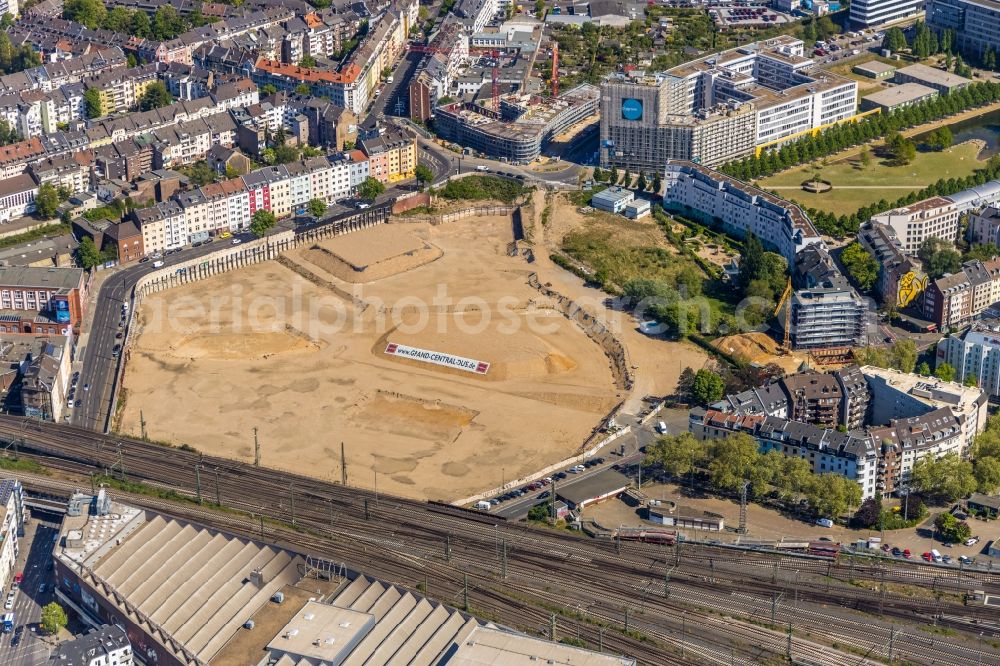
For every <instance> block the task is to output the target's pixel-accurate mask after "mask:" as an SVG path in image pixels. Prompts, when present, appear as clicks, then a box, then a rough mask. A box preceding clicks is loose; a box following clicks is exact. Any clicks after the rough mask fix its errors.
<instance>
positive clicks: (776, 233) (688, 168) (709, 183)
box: [663, 161, 822, 265]
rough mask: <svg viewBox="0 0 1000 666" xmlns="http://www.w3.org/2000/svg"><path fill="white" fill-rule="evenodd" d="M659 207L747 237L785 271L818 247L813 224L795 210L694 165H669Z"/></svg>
mask: <svg viewBox="0 0 1000 666" xmlns="http://www.w3.org/2000/svg"><path fill="white" fill-rule="evenodd" d="M663 183H664V193H663V207H664V208H666V209H667V210H674V211H678V212H682V213H686V214H688V215H692V216H695V217H698V218H700V219H704V220H707V221H710V222H711V221H714V220H721V222H722V224H723V226H725V227H726V228H727V229H729V230H730V231H732V232H733V233H735V234H736V235H739V236H743V235H745V234H746V233H747V232H748V231H749V232H752V233H753V234H754V235H755V236H757V237H758V238H760V239H761V241H762V242H763V243H765V244H766V245H770V246H771V247H772V248H774V249H775V250H776V251H777V252H778V253H779V254H781V255H782V256H783V257H785V259H787V260H788V263H789V265H793V264H794V263H795V255H796V253H798V252H799V251H800V250H802V249H803V248H805V247H806V246H808V245H812V244H814V243H822V239H821V238H820V235H819V232H817V231H816V228H815V227H814V226H813V223H812V221H811V220H810V219H809V218H808V217H807V216H806V214H805V213H803V212H802V209H800V208H799V207H798V206H797V205H795V204H793V203H792V202H790V201H785V200H784V199H779V198H778V197H776V196H774V195H773V194H769V193H767V192H764V191H763V190H759V189H757V188H755V187H753V186H751V185H748V184H746V183H742V182H740V181H738V180H736V179H735V178H730V177H729V176H726V175H723V174H721V173H719V172H717V171H713V170H712V169H709V168H707V167H703V166H700V165H698V164H694V163H692V162H682V161H672V162H668V163H667V166H666V169H665V171H664V176H663Z"/></svg>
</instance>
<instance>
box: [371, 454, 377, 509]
mask: <svg viewBox="0 0 1000 666" xmlns="http://www.w3.org/2000/svg"><path fill="white" fill-rule="evenodd" d="M372 471H373V472H375V507H376V508H378V469H377V468H376V467H375V454H374V453H373V454H372Z"/></svg>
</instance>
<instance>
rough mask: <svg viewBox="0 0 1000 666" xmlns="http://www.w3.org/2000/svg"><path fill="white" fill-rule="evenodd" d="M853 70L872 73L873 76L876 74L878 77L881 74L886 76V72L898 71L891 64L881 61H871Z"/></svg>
mask: <svg viewBox="0 0 1000 666" xmlns="http://www.w3.org/2000/svg"><path fill="white" fill-rule="evenodd" d="M853 69H855V70H861V71H864V72H871V73H872V74H875V75H876V76H877V75H879V74H884V73H886V72H894V71H896V66H895V65H890V64H889V63H887V62H882V61H880V60H871V61H869V62H863V63H861V64H860V65H855V66H854V68H853Z"/></svg>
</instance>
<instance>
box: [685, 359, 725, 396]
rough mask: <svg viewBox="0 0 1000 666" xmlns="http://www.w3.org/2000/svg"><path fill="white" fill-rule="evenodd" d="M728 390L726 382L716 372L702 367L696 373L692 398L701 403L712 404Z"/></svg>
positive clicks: (692, 387)
mask: <svg viewBox="0 0 1000 666" xmlns="http://www.w3.org/2000/svg"><path fill="white" fill-rule="evenodd" d="M725 391H726V383H725V382H724V381H722V377H720V376H719V375H717V374H716V373H714V372H712V371H711V370H708V369H706V368H702V369H701V370H699V371H698V372H696V373H695V375H694V384H693V385H692V386H691V399H692V400H694V402H696V403H697V404H699V405H710V404H712V403H713V402H718V400H719V399H720V398H722V396H723V394H724V393H725Z"/></svg>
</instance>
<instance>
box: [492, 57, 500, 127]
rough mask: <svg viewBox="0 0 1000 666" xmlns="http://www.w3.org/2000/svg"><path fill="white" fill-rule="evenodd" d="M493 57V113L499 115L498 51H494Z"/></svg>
mask: <svg viewBox="0 0 1000 666" xmlns="http://www.w3.org/2000/svg"><path fill="white" fill-rule="evenodd" d="M492 55H493V111H494V112H495V113H500V51H497V50H496V49H494V50H493V52H492Z"/></svg>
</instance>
